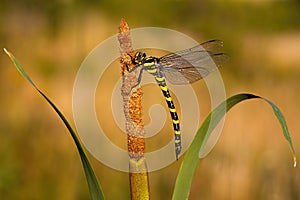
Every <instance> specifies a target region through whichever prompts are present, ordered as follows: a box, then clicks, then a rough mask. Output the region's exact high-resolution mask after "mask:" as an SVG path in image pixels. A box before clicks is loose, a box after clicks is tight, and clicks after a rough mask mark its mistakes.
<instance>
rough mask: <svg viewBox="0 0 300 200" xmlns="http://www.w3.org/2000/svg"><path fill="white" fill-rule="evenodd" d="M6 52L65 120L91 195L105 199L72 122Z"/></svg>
mask: <svg viewBox="0 0 300 200" xmlns="http://www.w3.org/2000/svg"><path fill="white" fill-rule="evenodd" d="M4 51H5V53H6V54H7V55H8V56H9V58H10V59H11V61H12V62H13V63H14V65H15V67H16V68H17V69H18V71H19V72H20V73H21V75H22V76H23V77H24V78H25V79H26V80H27V81H28V82H29V83H30V84H31V85H32V86H33V87H34V88H35V89H36V90H37V91H38V92H39V93H40V95H42V96H43V98H44V99H45V100H46V101H47V102H48V103H49V104H50V106H51V107H52V108H53V109H54V110H55V112H56V113H57V114H58V116H59V117H60V119H61V120H62V121H63V123H64V125H65V126H66V127H67V129H68V131H69V133H70V135H71V137H72V139H73V140H74V142H75V145H76V147H77V150H78V152H79V155H80V158H81V161H82V165H83V169H84V172H85V176H86V180H87V183H88V187H89V191H90V195H91V199H92V200H104V195H103V192H102V190H101V187H100V185H99V183H98V180H97V177H96V175H95V173H94V171H93V168H92V166H91V164H90V162H89V160H88V158H87V156H86V154H85V153H84V150H83V147H82V145H81V143H80V141H79V139H78V137H77V136H76V134H75V131H74V130H73V129H72V127H71V125H70V123H69V122H68V120H67V119H66V118H65V116H64V115H63V114H62V112H61V111H60V110H59V109H58V108H57V106H56V105H55V104H54V103H53V102H52V101H51V100H50V99H49V98H48V97H47V96H46V95H45V94H44V93H43V92H42V91H41V90H40V89H39V88H38V87H37V86H36V85H35V84H34V82H33V81H32V80H31V78H30V77H29V76H28V74H27V73H26V72H25V70H24V69H23V67H22V66H21V64H20V63H19V62H18V60H17V59H16V58H15V57H14V56H13V54H11V53H10V52H9V51H7V50H6V49H4Z"/></svg>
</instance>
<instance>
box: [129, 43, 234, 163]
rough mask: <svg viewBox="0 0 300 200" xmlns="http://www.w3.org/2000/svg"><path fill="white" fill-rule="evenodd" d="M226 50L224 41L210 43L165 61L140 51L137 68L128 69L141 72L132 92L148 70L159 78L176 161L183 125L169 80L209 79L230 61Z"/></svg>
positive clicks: (187, 81)
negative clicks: (223, 48) (172, 131)
mask: <svg viewBox="0 0 300 200" xmlns="http://www.w3.org/2000/svg"><path fill="white" fill-rule="evenodd" d="M222 47H223V42H222V41H220V40H210V41H207V42H204V43H202V44H199V45H196V46H194V47H192V48H189V49H185V50H182V51H178V52H176V53H170V54H167V55H165V56H163V57H161V58H156V57H152V56H147V55H146V54H145V53H144V52H140V51H139V52H136V54H135V55H134V56H133V58H132V62H133V64H134V65H135V66H134V67H133V68H132V69H129V70H128V71H129V73H130V72H133V71H134V70H136V69H140V73H139V76H138V81H137V84H136V85H135V86H133V87H132V89H133V88H134V87H136V86H137V85H139V84H140V82H141V79H142V74H143V71H144V70H146V71H147V72H149V73H150V74H151V75H153V76H154V77H155V80H156V82H157V84H158V86H159V87H160V89H161V91H162V93H163V95H164V97H165V99H166V102H167V104H168V108H169V111H170V114H171V119H172V123H173V129H174V136H175V155H176V160H178V157H179V155H180V152H181V148H182V147H181V133H180V123H179V118H178V115H177V112H176V109H175V105H174V103H173V100H172V97H171V95H170V92H169V90H168V87H167V84H166V80H167V81H168V82H170V83H171V84H174V85H183V84H191V83H194V82H196V81H198V80H200V79H202V78H204V77H206V76H207V75H209V74H210V73H211V72H213V71H215V70H216V69H217V68H218V67H220V66H222V65H223V64H224V63H226V62H227V61H228V60H229V56H228V55H227V54H224V53H218V51H219V50H220V49H221V48H222ZM132 89H131V90H132Z"/></svg>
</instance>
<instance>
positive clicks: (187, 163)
mask: <svg viewBox="0 0 300 200" xmlns="http://www.w3.org/2000/svg"><path fill="white" fill-rule="evenodd" d="M254 98H259V99H262V100H264V101H265V102H267V103H268V104H269V105H270V106H271V107H272V109H273V111H274V113H275V115H276V117H277V119H278V121H279V122H280V125H281V127H282V132H283V135H284V137H285V139H286V140H287V142H288V143H289V145H290V148H291V151H292V154H293V158H294V167H295V166H296V153H295V150H294V147H293V144H292V139H291V137H290V134H289V131H288V128H287V125H286V121H285V118H284V116H283V114H282V113H281V111H280V110H279V108H278V107H277V106H276V105H275V104H274V103H272V102H271V101H269V100H267V99H265V98H262V97H260V96H256V95H253V94H237V95H234V96H232V97H229V98H228V99H227V100H226V101H224V102H222V103H221V104H220V105H219V106H218V107H216V108H215V109H214V110H213V111H212V112H211V113H210V114H209V115H208V116H207V117H206V119H205V120H204V122H203V124H202V125H201V127H200V128H199V129H198V131H197V134H196V136H195V138H194V140H193V142H192V144H191V145H190V147H189V148H188V150H187V152H186V155H185V156H184V160H183V162H182V164H181V167H180V170H179V173H178V176H177V179H176V183H175V188H174V193H173V197H172V199H173V200H182V199H188V196H189V192H190V189H191V185H192V180H193V177H194V174H195V171H196V168H197V165H198V163H199V160H200V158H199V153H200V149H201V147H202V146H204V145H205V142H204V141H206V140H205V138H206V137H208V136H209V135H210V134H211V132H212V130H213V129H214V128H215V127H216V126H217V124H218V123H219V121H220V120H221V119H222V117H223V116H224V115H225V113H226V112H228V111H229V110H230V109H231V108H232V107H233V106H234V105H236V104H238V103H240V102H242V101H244V100H248V99H254ZM224 109H225V111H226V112H224Z"/></svg>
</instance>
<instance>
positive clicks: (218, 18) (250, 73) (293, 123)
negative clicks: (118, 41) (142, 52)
mask: <svg viewBox="0 0 300 200" xmlns="http://www.w3.org/2000/svg"><path fill="white" fill-rule="evenodd" d="M299 10H300V1H299V0H285V1H283V0H282V1H280V0H278V1H276V0H264V1H258V0H256V1H255V0H253V1H251V0H219V1H218V0H214V1H209V0H206V1H195V0H187V1H183V0H160V1H158V0H153V1H149V2H146V1H130V2H124V1H119V0H109V1H90V2H88V1H79V0H77V1H72V0H55V1H38V0H25V1H9V0H1V2H0V13H1V14H0V15H1V17H0V23H1V26H0V46H1V48H4V47H5V48H7V49H8V50H9V51H11V52H12V53H13V54H14V55H15V56H16V57H17V58H18V60H19V61H20V62H21V63H22V66H23V67H24V68H25V70H26V71H27V72H28V73H29V75H30V76H31V77H32V79H33V80H34V81H35V83H36V84H37V85H38V86H39V87H40V88H41V89H42V90H43V91H44V92H45V93H46V94H47V95H48V96H49V97H50V98H51V99H52V100H53V101H54V102H55V103H56V104H57V105H58V106H59V108H60V109H61V110H62V111H63V113H64V114H65V115H66V116H67V118H68V119H70V120H71V119H72V89H73V82H74V80H75V76H76V73H77V70H78V69H79V66H80V64H81V62H82V61H83V59H84V58H85V57H86V56H87V54H88V53H89V52H90V51H91V50H92V49H93V48H94V47H95V46H96V45H98V43H100V42H101V41H103V40H105V39H106V38H108V37H110V36H112V35H114V34H116V33H117V31H118V26H119V22H120V19H121V18H125V19H126V21H127V22H128V23H129V25H130V26H131V28H137V27H147V26H155V27H164V28H170V29H174V30H177V31H180V32H182V33H185V34H187V35H190V36H191V37H193V38H194V39H196V40H197V41H199V42H204V41H206V40H209V39H221V40H223V41H224V43H225V47H224V50H223V51H224V52H226V53H228V54H229V55H230V56H231V60H230V61H229V62H228V63H227V64H226V65H225V66H224V67H222V69H221V73H222V75H223V79H224V84H225V87H226V92H227V96H228V97H229V96H231V95H234V94H237V93H241V92H250V93H254V94H257V95H261V96H263V97H266V98H268V99H270V100H271V101H273V102H274V103H275V104H276V105H277V106H279V107H280V108H281V110H282V112H283V114H284V115H285V117H286V120H287V123H288V126H289V129H290V132H291V136H292V138H293V142H294V145H295V147H296V151H298V153H299V146H300V142H299V140H300V136H299V133H300V126H299V124H298V123H299V122H298V120H299V117H298V116H300V104H299V101H300V95H299V87H300V78H299V77H300V15H299ZM0 73H1V75H0V76H1V79H0V81H1V85H0V95H1V96H0V109H1V112H0V113H1V114H0V117H1V118H0V199H31V200H35V199H36V200H37V199H44V200H47V199H49V200H50V199H51V200H53V199H63V200H68V199H70V200H73V199H78V200H81V199H89V193H88V189H87V185H86V181H85V177H84V173H83V169H82V165H81V161H80V158H79V156H78V153H77V150H76V148H75V145H74V143H73V141H72V139H71V137H70V136H69V134H68V133H67V130H66V128H65V127H64V125H63V124H62V122H61V121H60V119H59V118H58V117H57V115H56V114H55V113H54V112H53V111H52V109H50V107H49V106H48V105H47V104H46V103H45V101H44V100H43V99H42V98H41V97H40V96H38V95H37V93H36V92H35V91H34V90H33V88H32V87H31V86H30V85H29V84H28V83H27V82H26V81H25V79H24V78H22V77H21V76H20V75H19V73H18V72H17V71H16V69H15V68H14V67H13V65H12V63H11V62H10V60H9V59H8V57H7V56H6V55H5V54H4V52H2V53H0ZM112 76H120V74H114V75H112ZM203 86H204V83H197V84H196V85H195V86H194V87H196V88H197V87H198V88H202V87H203ZM146 91H149V90H146ZM156 91H157V96H158V99H159V98H160V99H161V102H162V103H163V104H164V100H163V97H162V95H161V94H160V92H159V90H156ZM201 91H202V90H201ZM199 95H200V94H199ZM205 103H206V102H204V103H203V105H201V109H202V110H204V111H205V113H202V115H201V121H203V119H204V116H206V114H207V113H208V112H209V109H208V108H207V106H206V105H209V102H207V104H205ZM145 112H146V111H145ZM168 117H169V116H168ZM168 120H169V119H168ZM169 139H172V137H169ZM121 143H122V142H121ZM123 143H124V142H123ZM125 143H126V141H125ZM150 146H151V148H152V147H154V146H153V143H151V144H150ZM89 158H90V160H91V161H92V163H93V166H94V168H95V170H96V173H97V176H98V178H99V182H100V184H101V186H102V188H103V190H104V194H105V196H106V198H107V199H129V184H128V174H126V173H121V172H117V171H115V170H112V169H110V168H108V167H106V166H104V165H102V164H101V163H99V162H98V161H96V160H95V159H94V158H93V157H92V156H89ZM181 161H182V159H180V160H179V161H178V162H177V163H175V164H173V165H171V166H169V167H167V168H164V169H162V170H160V171H157V172H153V173H150V187H151V188H150V192H151V198H152V199H170V198H171V196H172V190H173V187H174V184H175V179H176V174H177V172H178V169H179V166H180V162H181ZM299 188H300V172H299V167H297V168H293V162H292V155H291V153H290V150H289V147H288V144H287V142H286V141H284V138H283V136H282V133H281V127H280V125H279V123H278V122H277V120H276V118H275V116H274V115H273V112H272V110H271V108H270V107H269V106H268V105H267V104H266V103H264V102H262V101H257V100H251V101H248V102H246V103H242V104H241V105H238V106H237V107H235V108H233V110H231V111H230V112H229V114H228V115H227V118H226V122H225V127H224V130H223V133H222V135H221V137H220V140H219V141H218V143H217V145H216V147H215V148H214V149H213V151H212V152H211V153H210V154H209V155H208V156H207V157H206V158H205V159H204V160H202V161H201V162H200V165H199V167H198V171H197V173H196V175H195V179H194V182H193V186H192V191H191V194H190V199H226V200H227V199H245V200H246V199H249V200H250V199H264V200H265V199H272V200H274V199H275V200H276V199H285V200H286V199H293V200H295V199H300V192H299Z"/></svg>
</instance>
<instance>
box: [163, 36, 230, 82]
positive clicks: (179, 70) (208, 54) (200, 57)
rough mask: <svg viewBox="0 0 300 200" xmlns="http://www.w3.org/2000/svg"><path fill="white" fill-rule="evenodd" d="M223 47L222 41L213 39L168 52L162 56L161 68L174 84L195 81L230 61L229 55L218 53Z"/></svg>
mask: <svg viewBox="0 0 300 200" xmlns="http://www.w3.org/2000/svg"><path fill="white" fill-rule="evenodd" d="M222 47H223V42H222V41H220V40H211V41H208V42H204V43H202V44H199V45H197V46H195V47H192V48H190V49H186V50H183V51H179V52H176V53H171V54H167V55H165V56H163V57H161V58H160V69H161V71H162V72H163V73H164V75H165V77H166V78H167V80H168V81H169V82H170V83H172V84H174V85H182V84H188V83H193V82H195V81H198V80H200V79H202V78H204V77H205V76H207V75H208V74H209V73H211V72H212V71H214V70H216V69H217V67H220V66H222V65H223V64H224V63H225V62H227V61H228V59H229V56H228V55H226V54H223V53H216V52H217V51H218V50H220V49H221V48H222Z"/></svg>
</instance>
